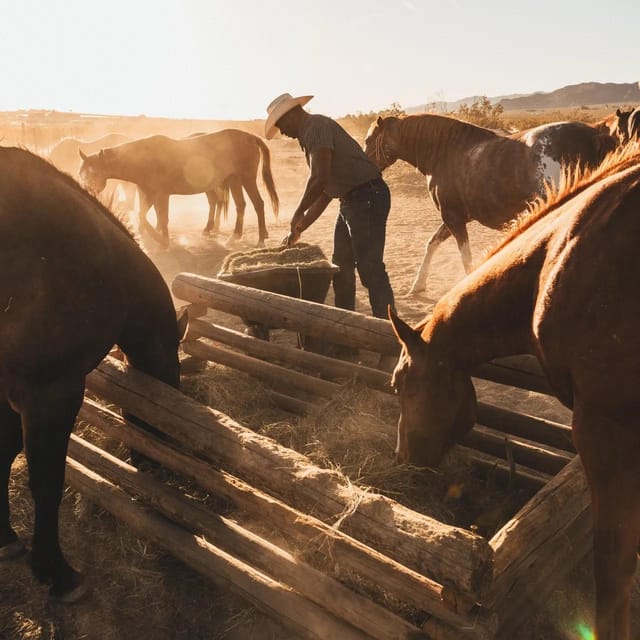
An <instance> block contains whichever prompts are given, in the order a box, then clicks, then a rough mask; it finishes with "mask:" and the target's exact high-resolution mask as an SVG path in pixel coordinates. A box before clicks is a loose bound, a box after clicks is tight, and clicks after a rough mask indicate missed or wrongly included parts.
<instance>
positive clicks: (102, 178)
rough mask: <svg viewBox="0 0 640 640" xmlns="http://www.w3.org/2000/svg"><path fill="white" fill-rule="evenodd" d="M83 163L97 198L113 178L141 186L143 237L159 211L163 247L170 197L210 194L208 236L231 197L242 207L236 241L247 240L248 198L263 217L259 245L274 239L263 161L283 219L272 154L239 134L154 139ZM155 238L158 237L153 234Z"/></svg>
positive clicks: (257, 140) (227, 132) (252, 137)
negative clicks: (266, 211)
mask: <svg viewBox="0 0 640 640" xmlns="http://www.w3.org/2000/svg"><path fill="white" fill-rule="evenodd" d="M80 155H81V156H82V158H83V163H82V167H81V169H80V175H81V178H82V180H83V181H84V182H85V184H86V185H87V187H88V188H89V189H91V190H92V191H94V192H99V191H101V190H102V189H103V188H104V185H105V183H106V180H107V179H108V178H120V179H122V180H128V181H130V182H134V183H135V184H137V185H138V192H139V195H140V231H141V232H144V231H149V230H150V225H149V223H148V222H147V212H148V211H149V209H150V208H151V207H152V206H153V207H154V208H155V210H156V218H157V224H156V231H158V232H159V233H160V234H161V238H160V240H161V242H162V243H163V244H165V245H167V244H168V242H169V231H168V224H169V196H170V195H171V194H174V193H175V194H183V195H189V194H194V193H205V194H206V196H207V199H208V200H209V218H208V221H207V225H206V226H205V228H204V231H203V233H205V234H207V233H209V232H210V231H212V230H213V229H214V224H215V217H216V209H217V205H218V203H220V202H225V199H226V201H227V202H228V191H229V190H231V195H232V196H233V199H234V201H235V203H236V209H237V217H236V226H235V230H234V234H233V235H234V238H240V237H241V236H242V229H243V225H244V210H245V206H246V203H245V200H244V196H243V189H244V190H245V191H246V192H247V195H248V196H249V199H250V200H251V202H252V203H253V206H254V208H255V210H256V214H257V216H258V244H259V245H262V244H264V240H265V238H268V233H267V227H266V223H265V215H264V201H263V200H262V196H261V195H260V192H259V191H258V185H257V175H258V167H259V165H260V159H262V179H263V181H264V184H265V186H266V187H267V191H268V193H269V197H270V198H271V204H272V206H273V212H274V214H275V215H277V214H278V194H277V192H276V188H275V184H274V182H273V176H272V175H271V155H270V153H269V148H268V147H267V145H266V144H265V143H264V141H263V140H261V139H260V138H259V137H258V136H255V135H253V134H251V133H246V132H244V131H240V130H238V129H224V130H223V131H217V132H215V133H207V134H203V135H195V136H190V137H188V138H182V139H179V140H176V139H174V138H168V137H167V136H161V135H156V136H151V137H149V138H142V139H140V140H134V141H133V142H128V143H125V144H121V145H118V146H116V147H112V148H110V149H103V150H101V151H100V152H98V153H94V154H92V155H89V156H87V155H85V154H84V153H82V151H81V152H80ZM152 235H154V236H155V234H152Z"/></svg>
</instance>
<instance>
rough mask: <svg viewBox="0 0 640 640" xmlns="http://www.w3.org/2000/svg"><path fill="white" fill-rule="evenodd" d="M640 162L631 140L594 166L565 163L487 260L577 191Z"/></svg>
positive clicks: (512, 225)
mask: <svg viewBox="0 0 640 640" xmlns="http://www.w3.org/2000/svg"><path fill="white" fill-rule="evenodd" d="M639 163H640V145H637V144H628V145H625V146H624V147H620V148H618V149H615V150H613V151H611V152H609V153H608V154H607V155H606V156H605V158H604V160H603V161H602V162H601V163H600V164H599V165H598V166H597V167H595V168H589V167H588V166H584V165H582V164H580V163H578V164H576V165H569V166H565V167H563V169H562V174H561V176H560V181H559V183H558V185H554V184H550V183H548V182H546V183H545V185H544V187H545V195H544V196H543V197H538V198H536V199H535V200H534V201H533V202H532V203H531V205H530V206H529V209H528V210H527V211H526V212H525V213H523V214H521V215H520V216H518V217H517V218H516V219H515V220H514V221H513V222H512V223H511V225H509V227H508V229H509V231H508V233H507V235H506V237H505V238H503V239H502V240H501V241H500V242H499V243H498V244H497V245H496V246H495V247H494V248H492V249H490V250H489V251H488V253H487V255H486V258H485V260H488V259H489V258H490V257H491V256H493V255H494V254H496V253H497V252H498V251H500V249H502V247H504V246H505V245H507V244H509V242H511V241H512V240H513V239H514V238H516V237H517V236H519V235H520V234H522V233H524V231H526V230H527V229H528V228H529V227H531V226H532V225H534V224H535V223H536V222H537V221H538V220H540V218H544V217H545V216H546V215H548V214H549V213H551V212H552V211H555V210H556V209H557V208H558V207H560V206H561V205H563V204H564V203H565V202H567V200H570V199H571V198H573V197H574V196H575V195H577V194H578V193H581V192H582V191H584V190H585V189H588V188H589V187H590V186H591V185H593V184H595V183H596V182H599V181H600V180H602V179H604V178H607V177H608V176H610V175H612V174H614V173H618V172H619V171H624V170H625V169H628V168H630V167H632V166H634V165H637V164H639Z"/></svg>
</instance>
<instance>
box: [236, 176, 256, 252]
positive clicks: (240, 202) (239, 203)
mask: <svg viewBox="0 0 640 640" xmlns="http://www.w3.org/2000/svg"><path fill="white" fill-rule="evenodd" d="M229 190H230V191H231V197H232V198H233V202H234V204H235V205H236V226H235V228H234V230H233V237H234V239H236V240H239V239H240V238H242V231H243V229H244V212H245V209H246V208H247V202H246V200H245V199H244V193H243V192H242V183H241V182H240V180H238V178H237V177H236V176H232V177H231V178H229ZM263 244H264V243H263Z"/></svg>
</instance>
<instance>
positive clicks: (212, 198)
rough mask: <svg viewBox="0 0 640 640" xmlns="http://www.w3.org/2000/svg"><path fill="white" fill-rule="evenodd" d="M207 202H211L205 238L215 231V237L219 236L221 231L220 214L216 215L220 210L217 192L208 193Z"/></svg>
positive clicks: (204, 233) (204, 232)
mask: <svg viewBox="0 0 640 640" xmlns="http://www.w3.org/2000/svg"><path fill="white" fill-rule="evenodd" d="M206 196H207V201H208V202H209V216H208V217H207V224H206V225H205V227H204V229H203V230H202V235H203V236H208V235H209V234H210V233H211V231H212V230H213V235H217V234H218V231H219V230H220V214H219V213H218V215H216V212H217V208H218V196H217V194H216V192H215V191H207V192H206Z"/></svg>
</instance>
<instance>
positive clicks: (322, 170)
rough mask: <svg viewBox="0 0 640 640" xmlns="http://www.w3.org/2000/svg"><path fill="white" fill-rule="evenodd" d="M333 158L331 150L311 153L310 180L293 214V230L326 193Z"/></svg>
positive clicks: (318, 150)
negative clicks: (306, 212)
mask: <svg viewBox="0 0 640 640" xmlns="http://www.w3.org/2000/svg"><path fill="white" fill-rule="evenodd" d="M332 157H333V151H332V150H331V149H324V148H322V149H315V150H314V151H312V152H311V154H310V156H309V164H310V167H311V172H310V173H309V178H308V179H307V184H306V185H305V188H304V193H303V194H302V197H301V198H300V202H299V203H298V206H297V207H296V209H295V211H294V212H293V217H292V218H291V228H293V227H294V223H295V224H296V225H297V223H298V222H299V221H300V219H302V217H303V216H304V214H305V211H306V210H307V209H308V208H309V207H311V205H313V204H314V203H315V202H316V201H317V200H318V198H319V197H320V196H321V195H322V194H323V193H324V189H325V187H326V186H327V183H328V182H329V177H330V175H331V159H332ZM327 204H328V203H327ZM325 207H326V205H325ZM316 217H317V216H316ZM307 226H309V225H307Z"/></svg>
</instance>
